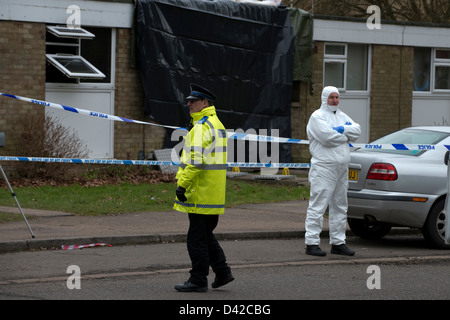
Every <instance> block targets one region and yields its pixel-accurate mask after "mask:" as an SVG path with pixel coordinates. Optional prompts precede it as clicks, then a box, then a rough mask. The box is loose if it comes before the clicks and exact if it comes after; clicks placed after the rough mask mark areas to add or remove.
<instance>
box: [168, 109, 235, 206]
mask: <svg viewBox="0 0 450 320" xmlns="http://www.w3.org/2000/svg"><path fill="white" fill-rule="evenodd" d="M191 117H192V121H193V124H194V127H193V128H192V129H191V130H190V131H189V133H188V134H187V135H186V136H185V137H184V139H185V145H184V148H183V151H182V153H181V159H180V161H181V164H180V166H179V168H178V172H177V175H176V179H177V180H178V181H177V184H178V185H179V186H181V187H183V188H185V189H186V193H185V195H186V198H187V201H186V202H181V201H179V200H178V198H176V197H175V204H174V207H173V208H174V209H175V210H177V211H181V212H187V213H197V214H223V213H224V212H225V191H226V169H227V150H226V148H227V133H226V130H225V127H224V126H223V124H222V123H221V122H220V120H219V118H218V117H217V115H216V108H215V107H214V106H210V107H207V108H205V109H203V110H202V111H200V112H196V113H192V114H191Z"/></svg>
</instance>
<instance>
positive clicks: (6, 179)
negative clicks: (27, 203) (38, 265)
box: [0, 165, 34, 238]
mask: <svg viewBox="0 0 450 320" xmlns="http://www.w3.org/2000/svg"><path fill="white" fill-rule="evenodd" d="M0 170H1V171H2V174H3V178H5V181H6V184H7V185H8V188H9V190H10V191H11V195H12V196H13V197H14V200H16V204H17V206H18V207H19V210H20V213H21V214H22V217H23V219H24V220H25V223H26V224H27V227H28V230H30V233H31V237H32V238H34V233H33V231H32V230H31V227H30V225H29V224H28V220H27V218H26V217H25V214H24V213H23V211H22V207H21V206H20V204H19V201H17V198H16V194H15V193H14V191H13V189H12V188H11V185H10V184H9V181H8V178H7V177H6V174H5V171H3V168H2V166H1V165H0Z"/></svg>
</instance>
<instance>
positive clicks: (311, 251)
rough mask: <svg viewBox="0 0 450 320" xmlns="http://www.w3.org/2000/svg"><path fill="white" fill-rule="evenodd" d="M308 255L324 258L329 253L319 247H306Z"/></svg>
mask: <svg viewBox="0 0 450 320" xmlns="http://www.w3.org/2000/svg"><path fill="white" fill-rule="evenodd" d="M306 254H310V255H312V256H319V257H323V256H325V255H326V254H327V253H326V252H325V251H323V250H322V249H320V248H319V246H318V245H307V246H306Z"/></svg>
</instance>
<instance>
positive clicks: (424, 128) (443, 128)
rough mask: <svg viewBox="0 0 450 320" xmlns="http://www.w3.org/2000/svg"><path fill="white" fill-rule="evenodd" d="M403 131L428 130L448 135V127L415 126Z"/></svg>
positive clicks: (449, 129) (449, 130) (449, 127)
mask: <svg viewBox="0 0 450 320" xmlns="http://www.w3.org/2000/svg"><path fill="white" fill-rule="evenodd" d="M405 129H418V130H429V131H439V132H448V133H450V126H416V127H408V128H405Z"/></svg>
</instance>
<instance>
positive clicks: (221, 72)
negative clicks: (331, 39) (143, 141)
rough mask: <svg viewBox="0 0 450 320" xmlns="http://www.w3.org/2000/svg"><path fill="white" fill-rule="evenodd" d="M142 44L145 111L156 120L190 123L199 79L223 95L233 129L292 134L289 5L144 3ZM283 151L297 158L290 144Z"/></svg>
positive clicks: (139, 16) (139, 15) (139, 5)
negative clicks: (192, 88) (192, 91)
mask: <svg viewBox="0 0 450 320" xmlns="http://www.w3.org/2000/svg"><path fill="white" fill-rule="evenodd" d="M136 45H137V55H138V63H139V69H140V72H141V76H142V82H143V87H144V91H145V104H144V109H145V112H146V113H147V114H149V115H150V116H151V117H152V118H153V119H154V120H156V121H158V122H160V123H162V124H167V125H175V126H186V124H187V123H188V121H189V114H188V110H187V107H186V105H185V101H184V98H185V97H186V96H187V94H188V93H189V84H190V83H191V82H193V83H198V84H200V85H203V86H205V87H207V88H208V89H210V90H211V91H213V92H214V93H215V94H216V96H217V100H216V101H215V106H216V109H217V111H218V116H219V118H220V119H221V121H222V122H223V124H224V125H225V127H226V128H227V129H243V130H244V131H245V130H248V129H255V130H256V131H257V132H258V131H259V130H260V129H269V130H270V129H278V130H279V135H280V136H283V137H290V136H291V117H290V115H291V111H290V110H291V91H292V80H293V60H294V32H293V29H292V27H291V19H290V13H289V10H288V9H286V8H278V7H268V6H261V5H255V4H245V3H236V2H234V1H231V0H214V1H207V0H137V1H136ZM269 134H270V131H269ZM167 140H168V139H166V141H167ZM174 144H176V142H175V143H174ZM165 147H168V146H167V145H166V146H165ZM280 156H281V157H280V160H283V162H284V161H290V146H289V145H281V146H280Z"/></svg>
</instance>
